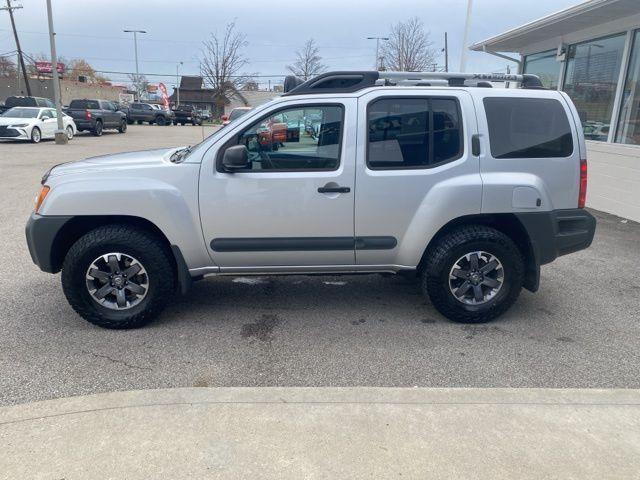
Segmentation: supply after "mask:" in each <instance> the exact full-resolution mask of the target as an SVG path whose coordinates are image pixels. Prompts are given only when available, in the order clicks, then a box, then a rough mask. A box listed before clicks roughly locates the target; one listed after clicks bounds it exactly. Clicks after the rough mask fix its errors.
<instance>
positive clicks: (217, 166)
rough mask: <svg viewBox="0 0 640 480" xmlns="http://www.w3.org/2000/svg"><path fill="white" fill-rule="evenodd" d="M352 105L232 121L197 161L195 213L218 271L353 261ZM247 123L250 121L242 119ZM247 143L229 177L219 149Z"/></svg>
mask: <svg viewBox="0 0 640 480" xmlns="http://www.w3.org/2000/svg"><path fill="white" fill-rule="evenodd" d="M355 106H356V100H355V99H353V100H352V99H345V100H344V101H340V102H336V101H331V102H322V103H317V102H307V103H304V102H300V101H297V102H296V101H291V102H290V103H288V104H284V105H283V104H281V105H279V106H278V107H274V109H272V110H271V111H269V112H268V113H264V114H260V115H259V116H257V117H255V116H254V118H253V119H243V120H239V122H240V123H238V124H237V125H234V123H236V122H234V123H231V124H230V125H229V126H228V127H225V128H229V129H230V131H229V134H230V135H227V136H225V137H224V140H221V141H220V142H221V143H223V145H222V146H220V147H218V146H217V145H215V146H214V147H213V148H211V149H210V150H209V151H208V152H207V153H206V154H205V158H203V165H202V169H201V174H200V189H199V191H200V193H199V195H200V215H201V220H202V228H203V231H204V235H205V241H206V243H207V245H208V247H209V252H210V254H211V256H212V259H213V261H214V262H215V264H216V265H218V266H219V267H221V268H222V269H223V270H224V269H228V270H232V269H234V268H235V269H238V270H241V269H242V268H247V269H252V268H259V267H277V266H282V267H309V266H327V265H336V266H340V265H353V264H354V263H355V253H354V234H353V233H354V232H353V206H354V175H355V163H354V162H355V131H356V129H355V127H356V108H355ZM247 117H249V115H247ZM238 144H241V145H245V146H246V147H247V150H248V152H249V159H250V164H249V166H248V167H247V168H245V169H242V170H241V171H237V172H235V173H227V172H225V171H224V168H223V167H222V165H221V159H222V156H223V154H224V150H225V149H226V148H229V147H230V146H232V145H238Z"/></svg>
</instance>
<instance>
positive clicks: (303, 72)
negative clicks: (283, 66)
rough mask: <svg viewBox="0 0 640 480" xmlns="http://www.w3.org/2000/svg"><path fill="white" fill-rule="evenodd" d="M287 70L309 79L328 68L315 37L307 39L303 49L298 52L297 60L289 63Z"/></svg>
mask: <svg viewBox="0 0 640 480" xmlns="http://www.w3.org/2000/svg"><path fill="white" fill-rule="evenodd" d="M287 70H289V71H290V72H291V73H293V74H294V75H295V76H296V77H300V78H302V79H303V80H309V79H310V78H312V77H315V76H316V75H318V74H320V73H322V72H324V71H326V70H327V66H326V65H324V64H323V63H322V57H321V56H320V52H319V51H318V47H317V46H316V42H315V40H314V39H313V38H310V39H309V40H307V43H305V44H304V47H303V49H302V50H298V51H297V52H296V61H295V62H294V63H293V65H287Z"/></svg>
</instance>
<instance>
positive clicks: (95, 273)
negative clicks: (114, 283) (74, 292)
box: [89, 268, 109, 282]
mask: <svg viewBox="0 0 640 480" xmlns="http://www.w3.org/2000/svg"><path fill="white" fill-rule="evenodd" d="M89 276H90V277H93V278H96V279H98V280H102V281H103V282H108V281H109V274H108V273H107V272H103V271H102V270H98V269H97V268H92V269H91V270H89Z"/></svg>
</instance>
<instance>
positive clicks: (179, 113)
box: [173, 105, 202, 125]
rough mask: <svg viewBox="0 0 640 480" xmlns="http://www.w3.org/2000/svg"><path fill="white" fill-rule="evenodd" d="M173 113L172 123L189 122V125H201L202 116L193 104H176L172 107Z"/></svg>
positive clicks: (181, 123)
mask: <svg viewBox="0 0 640 480" xmlns="http://www.w3.org/2000/svg"><path fill="white" fill-rule="evenodd" d="M173 114H174V118H173V124H174V125H177V124H180V125H184V124H186V123H190V124H191V125H202V116H201V115H200V112H199V111H198V110H197V109H196V107H194V106H193V105H178V106H177V107H176V108H174V110H173Z"/></svg>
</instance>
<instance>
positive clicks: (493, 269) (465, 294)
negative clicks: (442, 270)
mask: <svg viewBox="0 0 640 480" xmlns="http://www.w3.org/2000/svg"><path fill="white" fill-rule="evenodd" d="M503 284H504V268H503V266H502V263H501V262H500V260H499V259H498V258H497V257H496V256H495V255H492V254H491V253H488V252H484V251H476V252H470V253H467V254H465V255H463V256H462V257H460V258H459V259H458V260H457V261H456V262H455V263H454V264H453V267H452V268H451V271H450V272H449V290H450V291H451V293H452V294H453V296H454V297H455V298H456V300H458V301H459V302H462V303H464V304H466V305H481V304H483V303H487V302H489V301H490V300H492V299H493V298H495V296H496V295H497V294H498V292H499V291H500V290H501V289H502V286H503Z"/></svg>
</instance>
